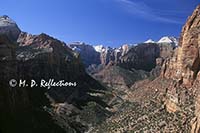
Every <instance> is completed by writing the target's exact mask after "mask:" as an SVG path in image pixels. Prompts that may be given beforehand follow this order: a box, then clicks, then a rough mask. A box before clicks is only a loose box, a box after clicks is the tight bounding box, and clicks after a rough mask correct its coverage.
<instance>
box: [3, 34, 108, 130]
mask: <svg viewBox="0 0 200 133" xmlns="http://www.w3.org/2000/svg"><path fill="white" fill-rule="evenodd" d="M0 52H1V54H0V80H1V82H0V86H1V89H0V110H1V114H0V125H1V126H0V131H2V132H20V131H22V130H23V131H25V132H29V131H33V132H34V131H36V132H37V131H38V132H45V131H47V132H48V131H49V132H58V133H61V132H64V130H65V132H84V131H86V130H88V128H89V125H91V124H93V123H95V122H97V121H99V120H97V121H96V119H95V120H94V119H93V118H94V117H95V115H99V114H98V113H97V112H101V113H100V114H101V117H100V119H104V118H105V116H106V113H107V112H106V111H105V110H104V111H103V110H102V109H103V108H104V107H106V106H107V104H106V103H105V102H104V101H102V100H101V98H102V97H100V96H99V95H103V92H102V91H105V88H104V87H103V86H101V85H100V84H99V83H98V82H97V81H95V80H94V79H93V78H91V77H90V76H89V75H87V74H86V72H85V70H84V66H83V65H82V63H81V60H80V58H79V55H78V54H76V53H75V52H73V51H72V50H71V49H70V48H69V47H68V46H66V44H65V43H63V42H61V41H59V40H57V39H55V38H53V37H50V36H48V35H46V34H40V35H31V34H27V33H21V34H20V36H19V38H18V40H17V42H15V41H14V42H12V41H10V40H9V38H8V37H7V36H6V35H5V36H1V35H0ZM52 78H53V79H54V80H55V81H60V80H65V81H66V82H77V86H75V87H73V86H71V87H70V86H69V87H52V88H51V89H50V90H48V89H47V88H46V89H45V88H41V87H39V86H38V87H34V88H30V87H23V88H20V87H15V88H12V87H10V86H9V84H8V82H9V80H10V79H16V80H19V79H22V80H23V79H24V80H27V81H28V82H29V81H30V80H31V79H34V80H35V81H37V83H40V81H41V79H44V80H46V81H48V80H49V79H52ZM90 89H91V90H90ZM96 93H98V94H96ZM50 104H51V105H50ZM89 106H90V107H89ZM102 107H103V108H102ZM85 108H86V109H85ZM96 108H98V109H97V110H98V111H96V112H93V115H94V117H93V118H91V119H90V120H88V119H87V120H86V117H85V115H84V113H86V112H88V111H91V112H92V111H94V110H95V109H96ZM47 112H49V113H50V114H49V113H47ZM74 113H75V114H76V115H74ZM95 113H97V114H95ZM104 113H105V114H104ZM53 119H54V120H53ZM55 121H56V123H57V124H55ZM88 121H90V122H88ZM58 125H59V126H58ZM75 125H78V126H75ZM61 127H62V128H61Z"/></svg>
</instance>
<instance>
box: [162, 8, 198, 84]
mask: <svg viewBox="0 0 200 133" xmlns="http://www.w3.org/2000/svg"><path fill="white" fill-rule="evenodd" d="M199 27H200V6H198V7H197V8H196V10H195V11H194V13H193V14H192V16H191V17H189V18H188V20H187V22H186V24H185V26H184V27H183V29H182V32H181V37H180V42H179V47H178V49H177V50H176V52H175V53H174V56H173V58H172V59H171V60H170V61H166V62H165V63H166V65H167V68H165V70H164V73H163V74H164V76H165V77H167V78H173V79H175V80H179V81H180V82H183V83H182V84H183V85H185V86H188V87H189V86H191V85H192V84H193V82H194V80H195V79H196V77H197V74H198V72H199V67H200V58H199V46H200V34H199V33H200V28H199ZM164 67H165V66H164Z"/></svg>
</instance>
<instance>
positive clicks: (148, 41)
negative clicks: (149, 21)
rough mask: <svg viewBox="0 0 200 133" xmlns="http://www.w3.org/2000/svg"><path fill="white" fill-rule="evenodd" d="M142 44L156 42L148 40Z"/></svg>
mask: <svg viewBox="0 0 200 133" xmlns="http://www.w3.org/2000/svg"><path fill="white" fill-rule="evenodd" d="M144 43H156V42H155V41H154V40H152V39H149V40H147V41H145V42H144Z"/></svg>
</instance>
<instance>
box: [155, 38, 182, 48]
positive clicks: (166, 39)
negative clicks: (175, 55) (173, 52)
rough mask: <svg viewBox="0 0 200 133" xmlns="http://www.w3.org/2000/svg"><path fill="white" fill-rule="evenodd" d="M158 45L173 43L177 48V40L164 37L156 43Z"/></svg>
mask: <svg viewBox="0 0 200 133" xmlns="http://www.w3.org/2000/svg"><path fill="white" fill-rule="evenodd" d="M158 43H171V44H172V43H173V44H175V45H176V46H177V45H178V39H177V38H175V37H168V36H164V37H162V38H161V39H160V40H159V41H158Z"/></svg>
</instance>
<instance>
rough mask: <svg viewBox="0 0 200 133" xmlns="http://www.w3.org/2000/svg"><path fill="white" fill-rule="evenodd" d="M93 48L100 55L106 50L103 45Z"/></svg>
mask: <svg viewBox="0 0 200 133" xmlns="http://www.w3.org/2000/svg"><path fill="white" fill-rule="evenodd" d="M93 47H94V49H95V50H96V51H97V52H99V53H101V52H102V51H103V50H104V49H105V47H104V46H103V45H97V46H93Z"/></svg>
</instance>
